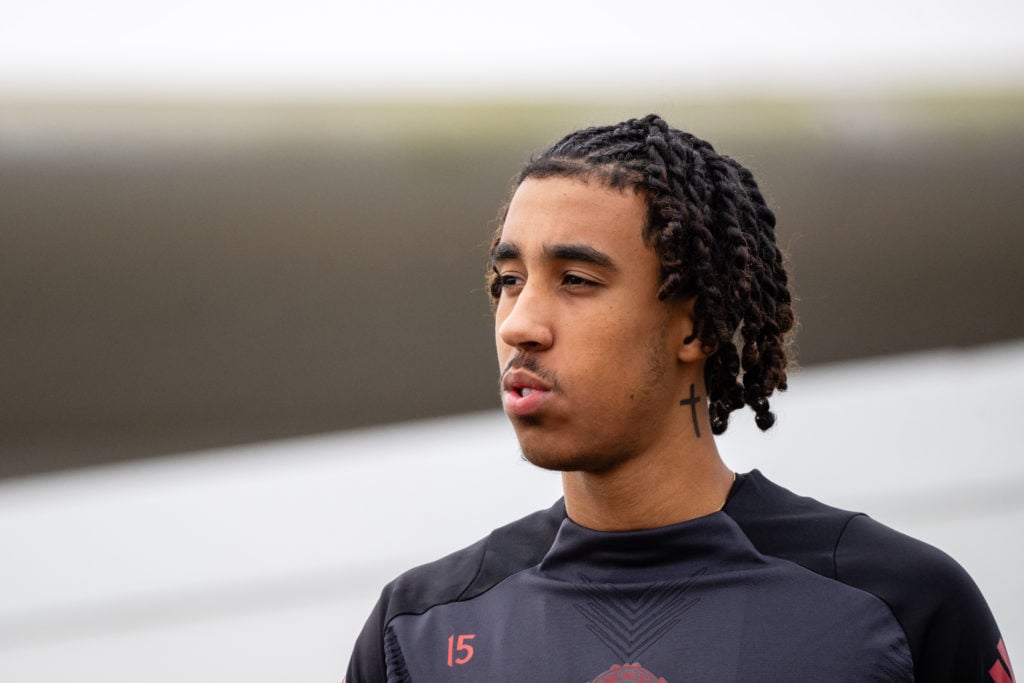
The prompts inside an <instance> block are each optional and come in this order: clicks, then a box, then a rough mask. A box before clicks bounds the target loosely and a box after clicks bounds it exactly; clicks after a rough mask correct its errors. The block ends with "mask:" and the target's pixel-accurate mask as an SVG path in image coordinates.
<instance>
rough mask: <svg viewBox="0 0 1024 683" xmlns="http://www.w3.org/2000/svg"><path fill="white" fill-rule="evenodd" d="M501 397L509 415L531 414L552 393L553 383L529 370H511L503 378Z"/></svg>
mask: <svg viewBox="0 0 1024 683" xmlns="http://www.w3.org/2000/svg"><path fill="white" fill-rule="evenodd" d="M501 388H502V392H501V398H502V402H503V403H504V404H505V412H507V413H508V414H509V415H519V416H523V415H530V414H531V413H534V412H536V411H537V410H539V409H540V407H541V406H542V405H543V403H544V402H545V401H546V400H547V399H548V397H549V396H550V395H551V388H552V387H551V383H550V382H547V381H545V380H543V379H541V378H540V377H538V376H537V375H535V374H533V373H532V372H529V371H528V370H522V369H517V370H509V371H508V372H506V373H505V374H504V376H502V378H501Z"/></svg>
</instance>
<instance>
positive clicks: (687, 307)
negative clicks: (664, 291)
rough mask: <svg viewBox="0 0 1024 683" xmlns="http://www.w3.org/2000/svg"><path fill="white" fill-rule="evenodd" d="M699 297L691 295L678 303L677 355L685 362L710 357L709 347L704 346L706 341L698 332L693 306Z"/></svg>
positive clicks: (694, 361) (693, 361)
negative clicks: (702, 339) (703, 340)
mask: <svg viewBox="0 0 1024 683" xmlns="http://www.w3.org/2000/svg"><path fill="white" fill-rule="evenodd" d="M696 301H697V297H695V296H694V297H690V298H689V299H686V300H684V301H680V302H678V303H677V304H676V305H677V306H678V309H677V311H676V334H678V335H679V336H678V340H679V342H678V343H679V347H678V351H677V357H678V358H679V360H680V361H682V362H683V363H696V362H699V361H703V360H705V359H706V358H707V357H708V355H709V354H708V351H709V349H706V348H704V343H703V342H702V341H701V340H700V336H699V335H698V334H697V322H696V319H695V318H694V315H693V307H694V304H695V303H696Z"/></svg>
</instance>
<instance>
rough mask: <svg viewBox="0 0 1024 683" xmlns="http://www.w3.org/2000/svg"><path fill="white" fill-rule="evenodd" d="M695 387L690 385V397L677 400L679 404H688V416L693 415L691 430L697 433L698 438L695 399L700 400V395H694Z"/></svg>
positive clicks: (698, 430) (698, 424)
mask: <svg viewBox="0 0 1024 683" xmlns="http://www.w3.org/2000/svg"><path fill="white" fill-rule="evenodd" d="M695 392H696V387H694V386H693V385H692V384H691V385H690V398H684V399H683V400H682V401H680V402H679V405H681V406H690V416H691V417H693V431H695V432H696V433H697V438H698V439H699V438H700V423H699V422H697V401H699V400H700V396H697V395H695Z"/></svg>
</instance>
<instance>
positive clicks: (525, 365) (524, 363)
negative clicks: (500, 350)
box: [501, 354, 558, 387]
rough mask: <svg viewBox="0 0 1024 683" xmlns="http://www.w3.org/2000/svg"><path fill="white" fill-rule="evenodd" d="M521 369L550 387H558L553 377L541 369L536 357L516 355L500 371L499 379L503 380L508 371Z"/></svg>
mask: <svg viewBox="0 0 1024 683" xmlns="http://www.w3.org/2000/svg"><path fill="white" fill-rule="evenodd" d="M519 368H522V369H523V370H529V371H530V372H532V373H533V374H535V375H537V377H539V378H541V379H542V380H544V381H546V382H548V383H549V384H551V386H552V387H555V386H557V385H558V382H557V380H556V379H555V376H554V375H553V374H552V373H550V372H548V371H547V370H545V369H544V368H542V367H541V365H540V361H538V360H537V358H536V356H531V355H528V354H516V355H515V356H512V358H511V359H509V361H508V363H506V364H505V369H504V370H502V371H501V377H502V378H504V377H505V375H506V374H508V372H509V370H517V369H519Z"/></svg>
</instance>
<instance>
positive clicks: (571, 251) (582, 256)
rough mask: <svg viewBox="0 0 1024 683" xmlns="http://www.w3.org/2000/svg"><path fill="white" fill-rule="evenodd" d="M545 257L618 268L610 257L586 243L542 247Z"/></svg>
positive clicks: (611, 268)
mask: <svg viewBox="0 0 1024 683" xmlns="http://www.w3.org/2000/svg"><path fill="white" fill-rule="evenodd" d="M544 256H545V258H549V259H554V260H556V261H579V262H581V263H592V264H594V265H595V266H601V267H603V268H608V269H609V270H618V269H619V268H618V266H616V265H615V261H613V260H612V257H611V256H609V255H608V254H606V253H604V252H603V251H598V250H597V249H594V248H593V247H591V246H588V245H586V244H555V245H551V246H546V247H544Z"/></svg>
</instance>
